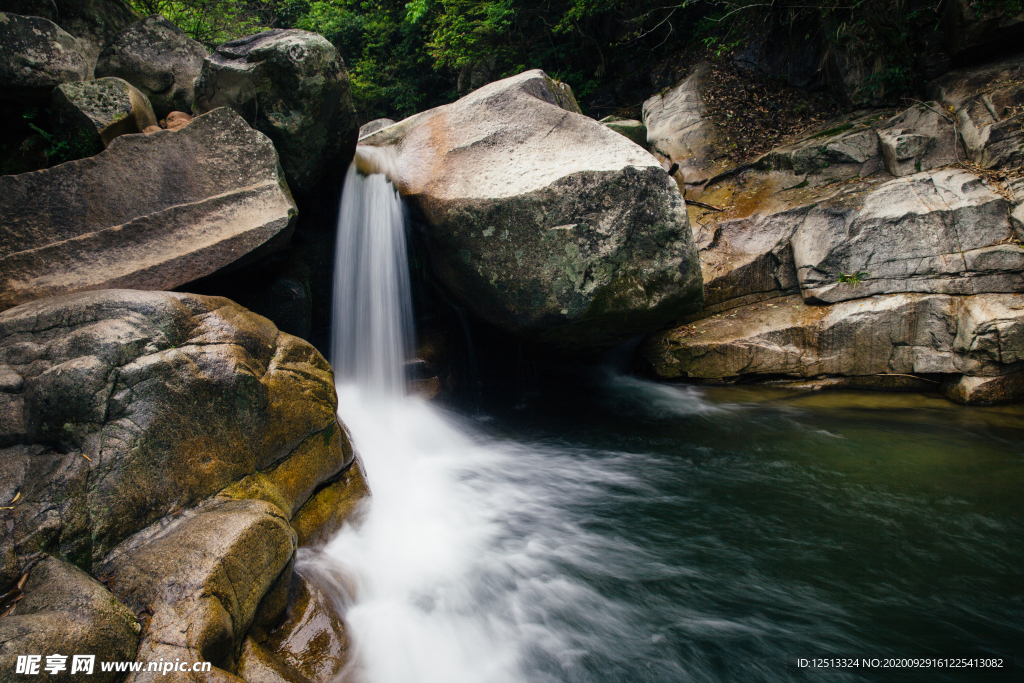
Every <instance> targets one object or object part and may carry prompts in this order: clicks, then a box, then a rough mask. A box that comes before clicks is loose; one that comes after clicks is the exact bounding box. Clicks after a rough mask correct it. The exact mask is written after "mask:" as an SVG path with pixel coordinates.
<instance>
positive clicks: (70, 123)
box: [50, 78, 156, 159]
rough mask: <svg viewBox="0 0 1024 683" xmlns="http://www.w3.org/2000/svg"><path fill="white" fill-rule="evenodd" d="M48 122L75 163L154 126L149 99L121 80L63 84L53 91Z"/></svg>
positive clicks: (153, 116) (112, 79) (109, 79)
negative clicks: (117, 138)
mask: <svg viewBox="0 0 1024 683" xmlns="http://www.w3.org/2000/svg"><path fill="white" fill-rule="evenodd" d="M50 120H51V122H52V124H53V129H54V130H55V131H57V133H56V134H57V135H58V136H60V137H61V138H63V139H64V140H66V141H67V143H68V145H69V147H70V151H71V153H72V155H73V158H75V159H81V158H82V157H87V156H92V155H94V154H99V153H100V152H101V151H103V149H105V148H106V147H107V146H109V145H110V143H111V142H113V141H114V138H116V137H118V136H121V135H130V134H132V133H141V132H143V131H144V130H146V128H148V127H150V126H155V125H156V116H155V115H154V114H153V107H151V106H150V104H149V99H148V98H147V97H146V96H145V95H144V94H143V93H142V92H140V91H139V90H138V89H136V88H134V87H132V85H131V84H129V83H128V82H127V81H123V80H121V79H120V78H100V79H98V80H95V81H82V82H78V83H64V84H63V85H60V86H58V87H56V88H54V90H53V94H52V95H51V96H50Z"/></svg>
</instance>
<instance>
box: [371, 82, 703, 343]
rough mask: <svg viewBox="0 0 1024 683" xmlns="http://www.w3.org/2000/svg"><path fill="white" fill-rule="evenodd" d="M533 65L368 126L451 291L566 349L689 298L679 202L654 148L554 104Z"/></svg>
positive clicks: (696, 297)
mask: <svg viewBox="0 0 1024 683" xmlns="http://www.w3.org/2000/svg"><path fill="white" fill-rule="evenodd" d="M553 84H554V81H552V79H550V78H549V77H548V76H547V75H545V74H544V73H543V72H542V71H539V70H534V71H528V72H525V73H523V74H520V75H518V76H515V77H512V78H508V79H505V80H503V81H497V82H495V83H490V84H488V85H485V86H484V87H482V88H480V89H479V90H477V91H475V92H473V93H472V94H470V95H468V96H466V97H464V98H462V99H461V100H459V101H457V102H455V103H453V104H450V105H446V106H443V107H438V108H437V109H432V110H430V111H427V112H423V113H421V114H417V115H416V116H413V117H411V118H409V119H406V120H405V121H402V122H400V123H398V124H396V125H393V126H390V127H388V128H385V129H383V130H381V131H379V132H377V133H374V134H372V135H370V136H368V137H366V138H364V139H363V141H362V145H363V146H383V147H394V149H395V150H396V154H397V158H396V160H395V162H394V163H395V169H394V170H393V172H392V178H393V179H395V180H396V181H397V185H398V187H399V190H400V191H401V192H402V193H403V194H404V195H405V196H406V197H408V198H409V199H410V200H411V201H412V203H413V204H415V206H416V207H417V209H418V210H419V212H420V213H421V215H422V217H423V218H425V220H426V223H427V225H428V227H427V229H426V231H427V233H428V234H427V235H426V238H425V245H426V251H427V253H428V255H429V261H430V266H431V268H432V270H433V272H434V274H435V275H436V276H437V278H438V280H439V281H440V282H441V284H442V285H443V286H444V287H445V288H446V289H447V290H448V291H449V292H450V294H451V296H452V297H453V298H454V299H455V301H457V302H458V303H459V304H460V305H462V306H464V307H466V308H467V309H468V310H469V311H470V312H471V313H473V314H475V315H476V316H478V317H479V318H481V319H483V320H485V321H487V322H488V323H490V324H492V325H494V326H496V327H497V328H499V329H501V330H503V331H506V332H509V333H512V334H514V335H516V336H519V337H521V338H525V339H526V340H529V341H533V342H537V343H540V344H544V345H548V346H550V347H554V348H559V349H563V350H566V351H585V352H596V351H601V350H604V349H608V348H611V347H613V346H615V345H617V344H620V343H622V342H624V341H626V340H628V339H630V338H632V337H635V336H637V335H639V334H642V333H644V332H647V331H650V330H653V329H657V328H658V327H660V326H662V325H664V324H665V323H667V322H668V321H670V320H672V319H674V318H677V317H679V316H681V315H684V314H686V313H688V312H691V311H694V310H697V309H699V308H700V304H701V283H700V275H699V271H698V264H697V259H696V254H695V250H694V247H693V239H692V236H691V234H690V229H689V224H688V221H687V218H686V209H685V206H684V204H683V199H682V197H681V196H680V194H679V190H678V188H677V187H676V184H675V182H674V181H673V180H672V178H670V177H669V176H668V175H667V174H666V173H665V172H664V170H663V169H662V168H661V165H660V164H659V163H658V161H657V160H656V159H655V158H654V157H652V156H651V155H650V154H648V153H647V152H645V151H644V150H643V149H641V148H640V147H638V146H637V145H635V144H633V143H631V142H630V141H629V140H627V139H626V138H624V137H623V136H621V135H619V134H617V133H615V132H613V131H611V130H609V129H608V128H607V127H605V126H602V125H601V124H599V123H597V122H596V121H594V120H593V119H589V118H587V117H585V116H582V115H580V114H577V113H574V112H572V111H569V110H566V109H564V108H562V107H560V106H559V102H560V99H559V97H563V98H564V93H563V92H562V90H561V89H560V88H557V87H556V86H555V85H553Z"/></svg>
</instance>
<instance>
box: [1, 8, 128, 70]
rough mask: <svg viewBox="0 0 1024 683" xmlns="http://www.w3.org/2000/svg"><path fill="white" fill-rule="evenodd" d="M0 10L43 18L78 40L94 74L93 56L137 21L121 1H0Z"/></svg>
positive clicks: (94, 59) (88, 67)
mask: <svg viewBox="0 0 1024 683" xmlns="http://www.w3.org/2000/svg"><path fill="white" fill-rule="evenodd" d="M0 11H4V12H14V13H16V14H24V15H28V16H33V17H43V18H44V19H49V20H50V21H52V22H53V23H55V24H57V25H58V26H60V27H61V28H62V29H64V30H65V31H67V32H68V33H70V34H71V35H73V36H74V37H75V38H77V39H78V42H79V45H80V46H81V49H82V53H83V55H84V57H85V61H86V73H85V78H92V77H93V67H94V66H95V65H96V59H97V57H98V56H99V54H100V51H101V50H102V49H103V46H105V45H106V44H107V43H109V42H110V41H111V40H113V39H114V37H115V36H116V35H117V33H118V32H119V31H121V30H122V29H124V28H125V27H126V26H128V25H129V24H131V23H133V22H135V21H137V20H138V16H137V15H136V14H135V12H134V11H133V10H132V9H131V7H129V6H128V4H127V3H126V2H124V0H0Z"/></svg>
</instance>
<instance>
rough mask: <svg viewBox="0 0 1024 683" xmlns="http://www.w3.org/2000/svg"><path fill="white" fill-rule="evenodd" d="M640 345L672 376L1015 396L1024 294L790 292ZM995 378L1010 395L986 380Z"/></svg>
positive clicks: (1021, 365) (1023, 348)
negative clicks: (824, 298)
mask: <svg viewBox="0 0 1024 683" xmlns="http://www.w3.org/2000/svg"><path fill="white" fill-rule="evenodd" d="M638 355H639V357H640V358H641V359H642V360H643V361H644V364H645V365H646V366H647V368H648V369H650V370H651V371H652V372H653V373H654V374H655V375H656V376H658V377H661V378H665V379H683V378H687V379H691V380H699V381H711V382H735V381H739V380H745V381H751V380H758V379H760V380H762V381H779V380H783V379H785V380H789V381H791V382H792V381H794V380H805V381H806V380H818V381H819V382H821V383H824V384H826V385H827V384H833V385H841V386H858V387H866V388H870V387H873V388H914V389H922V388H925V389H932V390H937V389H946V390H947V391H946V393H947V395H948V396H950V398H954V399H956V400H960V401H963V402H986V401H992V400H1008V399H1013V398H1019V397H1021V396H1024V393H1021V392H1020V391H1016V392H1014V391H1006V388H1007V386H1008V385H1010V386H1013V387H1017V388H1018V389H1020V388H1024V387H1022V382H1021V378H1022V377H1024V375H1022V374H1021V373H1024V296H1022V295H1020V294H983V295H977V296H970V297H956V296H945V295H936V294H892V295H884V296H874V297H870V298H867V299H862V300H858V301H846V302H843V303H839V304H835V305H833V306H808V305H806V304H804V303H803V302H802V301H801V299H800V297H799V296H789V297H783V298H779V299H774V300H772V301H764V302H760V303H755V304H750V305H747V306H743V307H741V308H736V309H733V310H732V311H729V312H727V313H721V314H717V315H714V316H710V317H707V318H704V319H702V320H698V321H695V322H693V323H690V324H687V325H683V326H681V327H678V328H676V329H673V330H668V331H664V332H659V333H657V334H655V335H651V336H650V337H648V338H647V339H646V340H645V341H644V343H643V344H642V345H641V347H640V348H639V349H638ZM836 380H841V381H836ZM996 383H997V384H999V385H1001V386H1002V387H1003V396H1002V397H996V398H993V395H994V394H996V392H995V391H994V390H992V389H991V388H990V389H989V392H988V394H989V395H988V396H987V397H986V395H985V392H984V391H981V390H979V388H978V386H979V385H984V384H988V385H990V387H991V385H993V384H996Z"/></svg>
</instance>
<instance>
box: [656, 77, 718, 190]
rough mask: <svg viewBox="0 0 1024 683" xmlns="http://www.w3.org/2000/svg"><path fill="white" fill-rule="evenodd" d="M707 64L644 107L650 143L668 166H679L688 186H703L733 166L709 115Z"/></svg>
mask: <svg viewBox="0 0 1024 683" xmlns="http://www.w3.org/2000/svg"><path fill="white" fill-rule="evenodd" d="M710 77H711V67H710V66H709V65H708V64H699V65H697V66H696V67H695V68H694V70H693V72H692V73H691V74H690V75H689V76H688V77H687V78H686V79H685V80H684V81H683V82H682V83H680V84H679V85H677V86H675V87H674V88H671V89H668V90H665V91H664V92H661V93H659V94H657V95H654V96H653V97H651V98H650V99H648V100H647V101H646V102H644V106H643V123H644V125H645V126H647V144H648V147H649V149H650V150H651V152H652V153H653V154H655V155H656V156H657V157H658V158H660V159H663V160H664V161H665V165H666V167H668V166H669V165H671V164H673V163H677V164H679V172H680V174H681V178H682V179H683V181H684V182H685V183H687V184H691V185H693V184H698V185H699V184H701V183H702V182H704V181H705V180H707V179H708V178H710V177H712V176H714V175H716V174H717V173H720V172H721V171H724V170H725V169H726V168H728V167H729V166H730V165H731V164H730V163H729V160H728V157H727V156H726V154H725V150H724V149H722V141H721V139H720V138H721V136H720V135H719V132H718V127H717V126H716V125H715V124H714V122H712V121H711V119H710V118H709V117H708V115H707V104H706V103H705V102H704V93H703V91H704V86H705V83H706V82H707V79H708V78H710Z"/></svg>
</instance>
